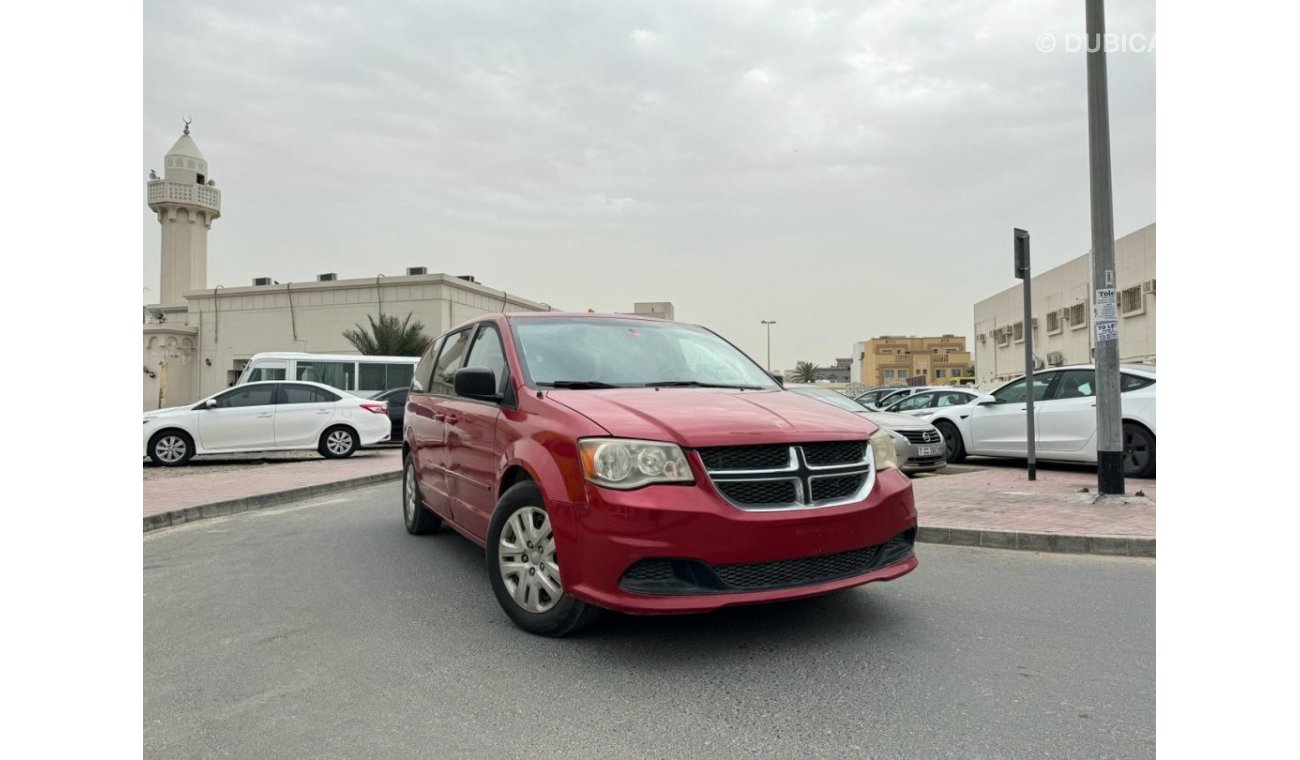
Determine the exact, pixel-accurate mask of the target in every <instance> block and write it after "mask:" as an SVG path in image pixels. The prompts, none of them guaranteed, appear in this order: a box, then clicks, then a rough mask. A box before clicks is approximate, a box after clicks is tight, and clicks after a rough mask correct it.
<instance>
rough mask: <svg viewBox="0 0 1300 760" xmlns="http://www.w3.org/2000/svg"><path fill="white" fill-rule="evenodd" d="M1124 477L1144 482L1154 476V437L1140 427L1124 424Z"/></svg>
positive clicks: (1130, 423)
mask: <svg viewBox="0 0 1300 760" xmlns="http://www.w3.org/2000/svg"><path fill="white" fill-rule="evenodd" d="M1123 441H1124V477H1125V478H1138V479H1139V480H1145V479H1149V478H1153V477H1155V474H1156V437H1155V436H1154V435H1152V434H1151V433H1150V432H1149V431H1148V430H1147V429H1146V428H1144V427H1142V426H1141V425H1138V424H1135V423H1132V422H1125V423H1124V437H1123Z"/></svg>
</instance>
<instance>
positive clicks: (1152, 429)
mask: <svg viewBox="0 0 1300 760" xmlns="http://www.w3.org/2000/svg"><path fill="white" fill-rule="evenodd" d="M1025 386H1026V383H1025V378H1023V377H1022V378H1020V379H1019V380H1013V381H1012V382H1010V383H1007V384H1006V385H1003V386H1002V387H1000V388H998V389H997V390H994V391H993V392H992V393H991V394H989V395H984V396H980V397H978V398H977V399H976V400H974V401H972V402H971V403H969V404H966V405H963V406H949V407H935V408H928V409H924V410H923V411H922V414H920V415H918V416H920V417H921V419H924V420H928V421H929V422H930V423H931V424H933V425H934V426H935V427H937V428H939V432H941V433H943V437H944V441H945V443H946V444H947V446H948V461H949V462H960V461H962V460H963V459H965V458H966V456H967V455H968V454H970V455H975V456H993V457H1013V458H1018V459H1023V458H1024V457H1027V456H1028V455H1029V447H1028V445H1027V444H1026V441H1027V439H1028V437H1027V436H1026V425H1025V423H1026V420H1025V412H1026V404H1025V398H1026V393H1025ZM1119 390H1120V413H1121V418H1122V420H1123V446H1124V477H1126V478H1150V477H1154V476H1155V472H1156V368H1155V367H1154V366H1150V365H1145V364H1143V365H1137V364H1134V365H1124V366H1122V367H1121V368H1120V381H1119ZM1033 393H1034V438H1035V444H1034V455H1035V457H1036V458H1037V459H1042V460H1045V461H1061V462H1088V463H1093V464H1095V463H1096V462H1097V398H1096V395H1097V385H1096V372H1095V369H1094V367H1093V365H1091V364H1080V365H1075V366H1070V367H1054V368H1052V369H1047V370H1041V371H1039V372H1035V373H1034V383H1033Z"/></svg>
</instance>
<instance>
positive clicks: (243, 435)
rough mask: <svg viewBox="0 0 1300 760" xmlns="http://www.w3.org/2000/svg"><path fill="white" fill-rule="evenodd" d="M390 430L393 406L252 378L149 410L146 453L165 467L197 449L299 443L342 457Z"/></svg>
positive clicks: (298, 384) (324, 389)
mask: <svg viewBox="0 0 1300 760" xmlns="http://www.w3.org/2000/svg"><path fill="white" fill-rule="evenodd" d="M391 435H392V424H391V423H390V422H389V419H388V405H387V404H385V403H383V402H382V401H370V400H367V399H364V398H360V397H358V396H353V395H352V394H350V393H347V392H345V391H340V390H338V389H336V388H331V387H329V386H328V385H322V384H321V383H308V382H289V381H280V382H265V383H248V384H245V385H238V386H236V387H234V388H231V389H229V390H224V391H222V392H220V393H217V394H215V395H213V396H209V397H208V398H205V399H203V400H202V401H200V402H198V403H197V404H190V405H187V406H178V407H173V408H170V409H158V410H156V411H152V412H145V413H144V453H145V454H146V455H147V456H148V457H149V458H150V459H152V460H153V461H154V463H155V464H160V465H165V466H175V465H181V464H185V463H186V462H188V461H190V458H191V457H193V456H194V455H196V454H214V453H234V452H246V451H286V450H293V449H316V450H317V451H319V452H320V453H321V454H322V455H323V456H326V457H329V458H331V459H337V458H342V457H347V456H352V454H353V452H355V451H356V450H357V449H358V448H360V447H362V446H371V445H373V444H376V443H380V442H381V441H386V440H389V438H390V436H391Z"/></svg>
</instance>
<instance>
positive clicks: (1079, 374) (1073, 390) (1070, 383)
mask: <svg viewBox="0 0 1300 760" xmlns="http://www.w3.org/2000/svg"><path fill="white" fill-rule="evenodd" d="M1095 395H1097V377H1096V373H1095V372H1093V371H1092V370H1090V369H1068V370H1066V371H1064V372H1062V373H1061V379H1060V380H1058V381H1057V383H1056V390H1055V391H1053V392H1052V398H1054V399H1066V398H1088V397H1090V396H1095Z"/></svg>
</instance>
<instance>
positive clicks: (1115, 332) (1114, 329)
mask: <svg viewBox="0 0 1300 760" xmlns="http://www.w3.org/2000/svg"><path fill="white" fill-rule="evenodd" d="M1096 324H1097V342H1098V343H1103V342H1105V341H1108V340H1116V339H1118V338H1119V323H1118V322H1097V323H1096Z"/></svg>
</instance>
